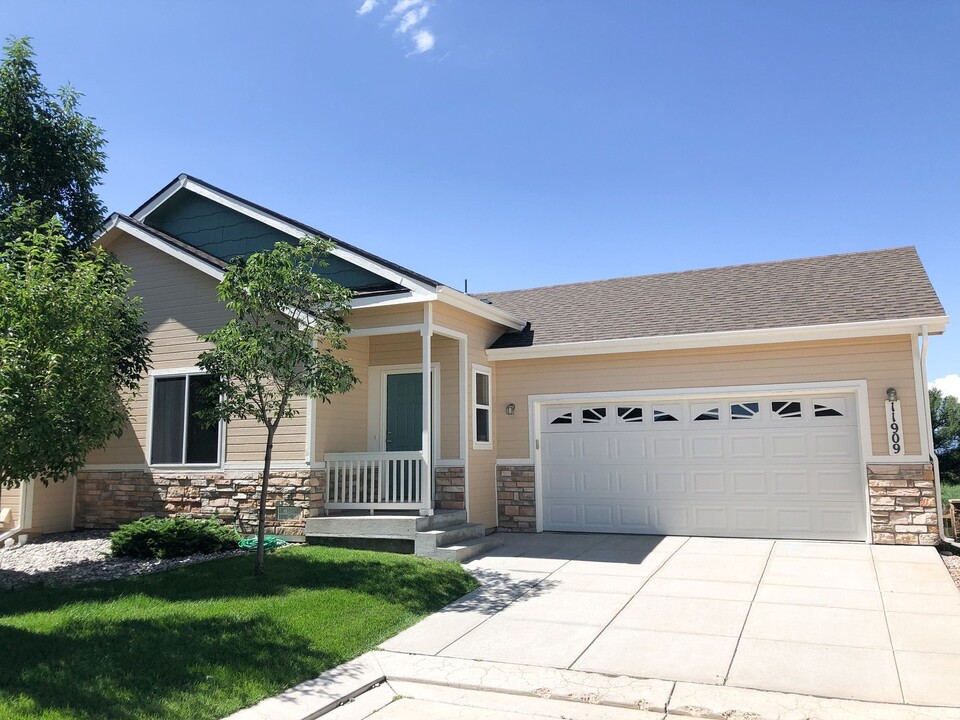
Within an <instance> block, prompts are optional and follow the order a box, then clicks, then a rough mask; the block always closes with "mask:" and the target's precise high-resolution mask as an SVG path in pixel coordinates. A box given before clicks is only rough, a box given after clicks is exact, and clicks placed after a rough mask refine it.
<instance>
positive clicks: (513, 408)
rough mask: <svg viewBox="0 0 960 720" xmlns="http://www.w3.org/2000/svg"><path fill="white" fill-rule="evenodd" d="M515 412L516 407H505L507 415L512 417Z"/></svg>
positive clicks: (510, 405)
mask: <svg viewBox="0 0 960 720" xmlns="http://www.w3.org/2000/svg"><path fill="white" fill-rule="evenodd" d="M516 411H517V406H516V405H514V404H513V403H510V404H509V405H507V415H513V414H514V413H515V412H516Z"/></svg>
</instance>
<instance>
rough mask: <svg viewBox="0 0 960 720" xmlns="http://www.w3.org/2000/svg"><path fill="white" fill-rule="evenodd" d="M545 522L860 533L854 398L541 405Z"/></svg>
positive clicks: (623, 528)
mask: <svg viewBox="0 0 960 720" xmlns="http://www.w3.org/2000/svg"><path fill="white" fill-rule="evenodd" d="M541 413H542V415H541V426H540V434H541V464H540V474H541V475H540V476H541V485H540V487H541V497H540V499H539V501H540V503H541V507H542V511H543V529H544V530H566V531H569V530H577V531H590V532H617V533H654V534H668V535H671V534H672V535H709V536H727V537H769V538H813V539H822V540H864V539H865V538H866V510H865V507H866V506H865V497H864V492H865V491H864V484H865V483H864V480H863V464H862V462H861V456H860V442H859V430H858V424H857V412H856V407H855V399H854V396H853V395H852V394H851V395H837V396H830V397H827V396H819V395H811V396H804V397H798V396H795V395H784V396H782V397H775V396H773V397H771V396H736V397H728V398H724V399H715V400H696V401H695V400H684V401H664V402H656V401H646V400H644V401H637V402H609V401H598V402H590V403H578V404H576V405H563V406H559V405H550V406H545V407H543V408H542V410H541Z"/></svg>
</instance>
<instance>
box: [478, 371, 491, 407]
mask: <svg viewBox="0 0 960 720" xmlns="http://www.w3.org/2000/svg"><path fill="white" fill-rule="evenodd" d="M475 377H476V380H477V405H489V404H490V376H489V375H484V374H483V373H477V374H476V375H475Z"/></svg>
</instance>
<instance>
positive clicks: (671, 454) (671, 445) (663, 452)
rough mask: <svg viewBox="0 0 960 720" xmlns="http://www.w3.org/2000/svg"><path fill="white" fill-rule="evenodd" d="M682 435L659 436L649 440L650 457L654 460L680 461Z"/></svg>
mask: <svg viewBox="0 0 960 720" xmlns="http://www.w3.org/2000/svg"><path fill="white" fill-rule="evenodd" d="M683 440H684V437H683V435H674V434H670V435H660V436H654V437H653V438H651V439H650V446H651V453H650V457H651V458H652V459H654V460H661V461H662V460H680V459H682V458H683Z"/></svg>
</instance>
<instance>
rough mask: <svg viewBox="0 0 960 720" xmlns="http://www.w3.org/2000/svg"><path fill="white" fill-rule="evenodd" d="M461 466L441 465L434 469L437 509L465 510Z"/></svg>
mask: <svg viewBox="0 0 960 720" xmlns="http://www.w3.org/2000/svg"><path fill="white" fill-rule="evenodd" d="M463 476H464V473H463V466H447V465H444V466H441V467H438V468H437V469H436V470H435V471H434V477H435V479H436V482H435V487H434V492H435V493H436V508H437V510H466V509H467V505H466V492H465V488H464V481H463Z"/></svg>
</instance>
